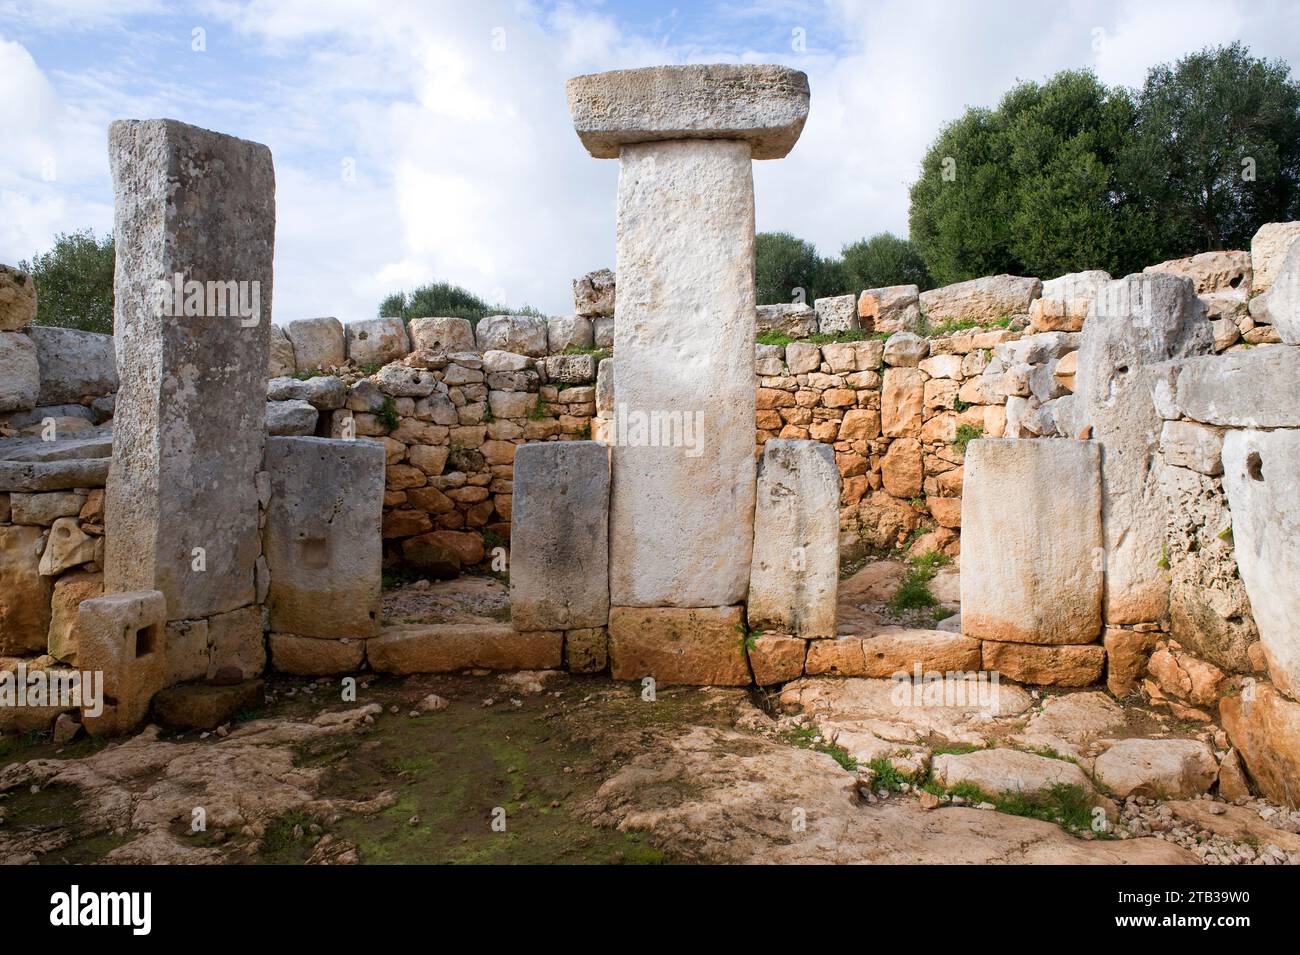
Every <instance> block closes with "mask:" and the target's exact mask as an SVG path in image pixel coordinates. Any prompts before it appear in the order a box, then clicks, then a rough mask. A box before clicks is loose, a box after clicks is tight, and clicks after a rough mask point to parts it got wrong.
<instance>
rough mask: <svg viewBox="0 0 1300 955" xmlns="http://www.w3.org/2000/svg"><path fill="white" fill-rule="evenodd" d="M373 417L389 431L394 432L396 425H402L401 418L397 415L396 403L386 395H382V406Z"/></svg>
mask: <svg viewBox="0 0 1300 955" xmlns="http://www.w3.org/2000/svg"><path fill="white" fill-rule="evenodd" d="M375 417H376V418H378V419H379V423H380V424H382V425H383V426H384V427H385V428H387V429H388V430H389V431H396V430H397V428H398V425H400V424H401V423H402V418H401V416H400V415H399V414H398V413H397V402H396V401H394V400H393V399H392V398H390V397H389V396H388V395H384V405H383V407H382V408H380V409H379V411H378V412H376V414H375Z"/></svg>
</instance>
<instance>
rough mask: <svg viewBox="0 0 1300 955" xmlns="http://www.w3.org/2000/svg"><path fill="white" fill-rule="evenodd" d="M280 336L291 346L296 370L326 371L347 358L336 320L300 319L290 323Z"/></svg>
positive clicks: (341, 334) (338, 323)
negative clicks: (287, 340)
mask: <svg viewBox="0 0 1300 955" xmlns="http://www.w3.org/2000/svg"><path fill="white" fill-rule="evenodd" d="M284 333H285V335H287V336H288V338H289V342H290V344H292V345H293V358H294V364H295V365H296V366H297V367H298V370H299V371H315V370H316V369H320V370H321V371H329V370H331V369H333V368H337V367H338V366H339V365H342V364H343V362H344V360H346V358H347V339H346V338H345V337H344V334H343V323H342V322H340V321H339V320H338V319H337V318H331V317H326V318H300V319H298V320H297V321H294V322H290V323H289V324H288V326H287V327H286V328H285V330H284Z"/></svg>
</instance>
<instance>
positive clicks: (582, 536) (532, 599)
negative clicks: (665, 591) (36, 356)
mask: <svg viewBox="0 0 1300 955" xmlns="http://www.w3.org/2000/svg"><path fill="white" fill-rule="evenodd" d="M510 620H511V623H512V624H513V625H514V627H515V629H516V630H521V631H526V630H581V629H585V628H592V627H603V626H605V624H606V623H607V622H608V620H609V449H608V448H606V447H605V446H604V445H601V444H597V443H596V442H594V441H558V442H544V443H539V444H525V445H522V446H521V447H520V448H519V449H518V451H517V452H516V453H515V460H514V500H513V502H512V508H511V517H510Z"/></svg>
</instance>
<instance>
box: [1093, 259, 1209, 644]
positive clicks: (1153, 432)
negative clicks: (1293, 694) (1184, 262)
mask: <svg viewBox="0 0 1300 955" xmlns="http://www.w3.org/2000/svg"><path fill="white" fill-rule="evenodd" d="M1082 335H1083V341H1082V344H1081V346H1080V348H1079V370H1078V374H1077V376H1076V381H1075V397H1074V403H1073V405H1072V411H1071V414H1072V417H1073V418H1074V419H1076V420H1077V421H1078V422H1079V423H1080V426H1081V427H1082V426H1091V427H1092V437H1093V438H1094V439H1095V440H1097V441H1099V442H1100V443H1101V445H1102V449H1103V450H1102V455H1103V459H1104V466H1103V469H1102V534H1103V536H1104V538H1105V544H1104V546H1105V566H1106V584H1105V588H1106V594H1105V604H1104V613H1105V620H1106V622H1107V623H1108V624H1127V623H1140V622H1143V621H1151V620H1159V619H1161V618H1162V617H1164V616H1165V614H1166V612H1167V609H1168V595H1169V583H1168V579H1167V577H1166V575H1165V573H1164V570H1163V568H1162V567H1161V557H1162V554H1163V544H1164V523H1165V521H1164V510H1163V508H1162V506H1161V501H1162V493H1161V489H1160V467H1161V466H1160V464H1159V458H1158V456H1157V454H1156V445H1157V442H1158V440H1159V434H1160V427H1161V422H1160V415H1159V413H1158V412H1157V411H1156V408H1155V405H1154V403H1153V401H1152V398H1151V393H1150V388H1149V386H1148V383H1147V376H1146V373H1145V366H1149V365H1154V364H1157V363H1159V362H1163V361H1167V360H1169V359H1173V358H1183V357H1187V356H1191V355H1200V354H1205V353H1208V352H1210V351H1211V350H1212V349H1213V347H1214V336H1213V333H1212V331H1211V329H1210V325H1209V322H1208V321H1206V319H1205V311H1204V308H1203V307H1202V306H1201V303H1200V301H1199V300H1198V299H1197V298H1196V294H1195V292H1194V291H1193V289H1192V285H1191V282H1190V281H1188V280H1187V279H1182V278H1178V277H1176V276H1173V275H1168V274H1165V273H1159V272H1157V273H1153V274H1146V275H1131V276H1129V277H1128V278H1126V279H1122V280H1120V281H1117V282H1111V283H1109V284H1108V285H1106V286H1104V287H1102V289H1101V290H1100V291H1099V292H1098V295H1097V298H1096V299H1094V301H1093V303H1092V308H1091V310H1090V311H1089V313H1088V321H1087V324H1086V325H1085V326H1084V330H1083V333H1082ZM1073 423H1074V421H1072V424H1073ZM1153 460H1154V461H1156V464H1155V466H1153V465H1152V461H1153Z"/></svg>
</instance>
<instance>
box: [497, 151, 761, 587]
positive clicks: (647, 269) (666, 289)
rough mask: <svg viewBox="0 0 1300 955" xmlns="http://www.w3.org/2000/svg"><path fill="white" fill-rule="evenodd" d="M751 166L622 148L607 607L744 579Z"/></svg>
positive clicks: (731, 155)
mask: <svg viewBox="0 0 1300 955" xmlns="http://www.w3.org/2000/svg"><path fill="white" fill-rule="evenodd" d="M750 165H751V164H750V157H749V150H748V148H747V147H746V146H745V145H744V144H743V143H736V142H728V141H714V142H704V141H688V142H663V143H648V144H644V145H631V146H626V147H624V149H623V152H622V162H621V169H620V175H619V212H618V260H619V265H618V276H619V290H618V296H619V298H618V321H617V323H616V325H615V330H614V334H615V349H614V351H615V354H617V355H618V362H619V369H618V388H617V396H616V397H617V401H616V404H617V407H616V409H615V413H614V418H613V422H612V423H613V425H614V434H613V436H612V437H613V443H614V445H615V446H614V448H613V468H614V470H613V482H612V490H611V504H610V532H609V533H610V602H611V603H612V604H619V605H624V606H646V607H653V606H679V607H717V606H723V605H729V604H735V603H739V602H740V601H742V600H743V599H744V597H745V592H746V590H747V589H748V586H749V562H750V553H751V550H752V547H753V527H754V523H753V521H754V480H755V461H754V416H755V389H754V336H755V332H754V321H755V309H754V272H753V269H754V192H753V180H752V175H751V171H750ZM634 263H635V264H634ZM480 327H481V326H480ZM655 425H658V427H655ZM665 432H666V433H665Z"/></svg>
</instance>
